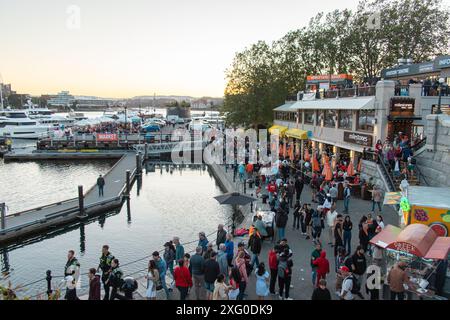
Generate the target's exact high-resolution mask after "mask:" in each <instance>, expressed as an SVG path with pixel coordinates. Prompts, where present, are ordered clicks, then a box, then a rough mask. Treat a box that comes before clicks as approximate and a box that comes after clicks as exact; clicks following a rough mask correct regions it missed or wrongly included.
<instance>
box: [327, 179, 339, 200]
mask: <svg viewBox="0 0 450 320" xmlns="http://www.w3.org/2000/svg"><path fill="white" fill-rule="evenodd" d="M328 192H329V194H330V197H331V203H332V204H336V203H337V198H338V193H339V192H338V189H337V188H336V183H333V184H332V185H331V188H330V190H329V191H328Z"/></svg>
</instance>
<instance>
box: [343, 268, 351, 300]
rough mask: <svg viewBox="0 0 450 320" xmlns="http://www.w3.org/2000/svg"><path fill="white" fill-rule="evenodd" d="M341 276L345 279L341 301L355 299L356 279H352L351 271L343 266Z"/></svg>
mask: <svg viewBox="0 0 450 320" xmlns="http://www.w3.org/2000/svg"><path fill="white" fill-rule="evenodd" d="M340 275H341V276H342V278H343V281H342V288H341V292H340V298H341V300H353V299H354V298H353V294H352V290H353V285H354V278H353V277H352V273H351V272H350V269H349V268H348V267H346V266H342V267H341V269H340Z"/></svg>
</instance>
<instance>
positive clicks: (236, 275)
mask: <svg viewBox="0 0 450 320" xmlns="http://www.w3.org/2000/svg"><path fill="white" fill-rule="evenodd" d="M229 277H230V287H229V290H228V299H229V300H236V298H237V297H238V296H239V283H240V282H241V273H240V272H239V269H238V268H237V267H232V268H231V269H230V274H229Z"/></svg>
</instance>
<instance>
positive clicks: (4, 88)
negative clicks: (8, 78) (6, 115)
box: [0, 83, 16, 99]
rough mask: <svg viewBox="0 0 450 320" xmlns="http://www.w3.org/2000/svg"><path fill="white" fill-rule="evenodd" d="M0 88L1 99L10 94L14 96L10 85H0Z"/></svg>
mask: <svg viewBox="0 0 450 320" xmlns="http://www.w3.org/2000/svg"><path fill="white" fill-rule="evenodd" d="M0 86H2V88H1V89H2V95H3V99H5V98H8V97H9V96H10V95H12V94H16V92H15V91H12V90H11V84H6V83H3V84H0Z"/></svg>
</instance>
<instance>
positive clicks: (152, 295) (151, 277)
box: [145, 260, 160, 300]
mask: <svg viewBox="0 0 450 320" xmlns="http://www.w3.org/2000/svg"><path fill="white" fill-rule="evenodd" d="M145 279H146V280H147V290H146V291H145V297H146V298H147V300H156V288H158V286H160V277H159V271H158V267H157V266H156V262H155V260H150V261H149V262H148V269H147V275H146V276H145Z"/></svg>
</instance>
